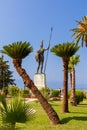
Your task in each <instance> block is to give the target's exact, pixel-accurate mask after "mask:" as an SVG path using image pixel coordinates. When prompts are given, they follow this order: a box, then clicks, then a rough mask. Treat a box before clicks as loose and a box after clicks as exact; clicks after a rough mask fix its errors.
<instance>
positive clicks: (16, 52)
mask: <svg viewBox="0 0 87 130" xmlns="http://www.w3.org/2000/svg"><path fill="white" fill-rule="evenodd" d="M32 51H33V48H32V46H31V45H30V43H27V42H22V41H20V42H15V43H12V44H9V45H6V46H3V50H2V51H1V52H2V53H4V54H6V55H8V56H10V57H11V58H12V59H13V64H14V67H15V68H16V71H17V72H18V74H19V75H20V76H21V78H22V79H23V82H24V84H25V86H26V87H28V88H29V89H31V91H32V93H33V94H34V95H35V96H36V98H37V99H38V100H39V102H40V104H41V105H42V107H43V108H44V110H45V112H46V113H47V115H48V117H49V119H50V121H51V123H52V124H59V123H60V120H59V117H58V115H57V113H56V112H55V110H54V109H53V108H52V107H51V105H50V104H49V103H48V102H47V100H46V99H45V98H44V97H43V96H42V94H41V93H40V91H39V90H38V89H37V87H36V86H35V85H34V83H33V81H32V80H31V78H30V77H29V75H28V74H27V72H26V70H25V69H24V68H22V59H23V58H25V57H26V56H28V55H29V54H30V53H31V52H32Z"/></svg>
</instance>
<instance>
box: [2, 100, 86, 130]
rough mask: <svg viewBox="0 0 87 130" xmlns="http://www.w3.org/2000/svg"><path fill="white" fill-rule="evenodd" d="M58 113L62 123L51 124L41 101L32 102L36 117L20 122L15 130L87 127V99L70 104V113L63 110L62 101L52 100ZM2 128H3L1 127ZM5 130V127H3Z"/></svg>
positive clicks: (79, 129) (53, 129)
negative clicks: (78, 103)
mask: <svg viewBox="0 0 87 130" xmlns="http://www.w3.org/2000/svg"><path fill="white" fill-rule="evenodd" d="M50 103H51V105H52V106H53V108H54V109H55V110H56V112H57V113H58V115H59V117H60V119H61V122H62V124H61V125H56V126H54V125H51V124H50V122H49V119H48V117H47V115H46V113H45V112H44V110H43V108H42V107H41V106H40V104H39V102H31V103H30V105H31V106H32V108H33V109H35V110H36V115H35V118H34V119H33V120H31V121H29V122H27V123H26V124H20V123H18V124H17V125H16V129H15V130H74V129H75V130H76V129H78V130H86V129H87V100H84V101H83V102H82V103H81V104H80V105H78V106H76V107H74V106H69V111H70V112H69V113H66V114H63V113H62V112H61V101H53V102H50ZM0 130H1V129H0ZM2 130H3V129H2Z"/></svg>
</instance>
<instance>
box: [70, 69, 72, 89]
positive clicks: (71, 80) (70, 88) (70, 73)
mask: <svg viewBox="0 0 87 130" xmlns="http://www.w3.org/2000/svg"><path fill="white" fill-rule="evenodd" d="M71 89H72V72H71V71H70V90H71Z"/></svg>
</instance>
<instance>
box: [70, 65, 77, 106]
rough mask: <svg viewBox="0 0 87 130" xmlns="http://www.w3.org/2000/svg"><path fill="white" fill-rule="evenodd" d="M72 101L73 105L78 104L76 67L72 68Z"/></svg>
mask: <svg viewBox="0 0 87 130" xmlns="http://www.w3.org/2000/svg"><path fill="white" fill-rule="evenodd" d="M70 103H71V105H72V106H76V105H77V104H76V96H75V68H74V67H73V68H72V88H71V98H70Z"/></svg>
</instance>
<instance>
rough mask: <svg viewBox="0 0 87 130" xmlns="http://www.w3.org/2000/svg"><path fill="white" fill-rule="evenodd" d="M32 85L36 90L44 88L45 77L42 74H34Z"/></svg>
mask: <svg viewBox="0 0 87 130" xmlns="http://www.w3.org/2000/svg"><path fill="white" fill-rule="evenodd" d="M34 84H35V86H36V87H37V88H38V89H41V88H44V87H46V76H45V74H44V73H36V74H35V75H34Z"/></svg>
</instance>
